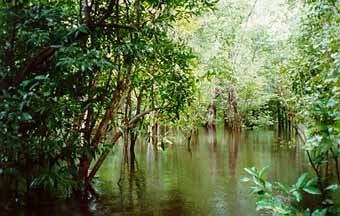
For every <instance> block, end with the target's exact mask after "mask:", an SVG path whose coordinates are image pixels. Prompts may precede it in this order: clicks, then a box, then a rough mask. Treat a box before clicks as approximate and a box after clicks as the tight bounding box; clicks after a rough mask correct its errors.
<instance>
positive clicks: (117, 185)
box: [17, 130, 308, 216]
mask: <svg viewBox="0 0 340 216" xmlns="http://www.w3.org/2000/svg"><path fill="white" fill-rule="evenodd" d="M122 152H123V147H122V144H120V145H118V146H116V148H115V151H114V154H112V155H111V156H110V158H108V159H107V161H106V163H105V164H104V166H103V167H102V169H101V170H100V171H99V173H98V179H97V180H96V184H95V185H94V186H95V189H96V191H97V196H93V197H91V198H90V200H89V201H82V202H80V201H74V200H70V201H68V202H62V203H54V204H53V205H51V204H49V203H45V204H44V203H41V206H39V207H35V208H31V209H27V210H26V211H21V212H19V213H18V214H17V215H49V216H54V215H56V216H57V215H58V216H59V215H71V216H78V215H79V216H81V215H86V216H88V215H93V216H97V215H105V216H114V215H126V216H128V215H129V216H130V215H131V216H132V215H133V216H134V215H151V216H162V215H185V216H187V215H188V216H190V215H192V216H196V215H204V216H208V215H216V216H218V215H224V216H225V215H231V216H234V215H236V216H243V215H258V214H259V213H257V212H255V199H254V197H252V196H251V195H249V193H248V188H247V186H246V185H245V184H244V183H241V182H240V177H241V176H245V175H246V174H245V172H244V171H243V168H244V167H251V166H255V167H258V168H261V167H264V166H269V167H270V170H269V173H268V177H269V178H270V179H275V180H279V181H282V182H284V183H294V182H295V181H296V179H297V177H298V176H299V175H300V174H301V173H302V172H303V170H306V169H307V167H308V162H307V161H306V159H305V157H304V154H303V151H302V150H301V149H300V148H299V147H291V148H289V147H288V144H287V143H285V142H278V139H277V137H276V135H275V132H273V131H245V132H242V133H241V134H229V133H227V132H224V131H223V130H219V131H217V132H216V133H215V134H213V133H212V134H210V135H209V134H207V133H206V132H205V131H201V132H200V133H199V135H198V137H196V138H195V139H193V140H192V143H191V145H190V146H189V145H187V143H182V144H181V143H178V144H175V145H173V146H170V147H168V148H166V149H165V150H164V151H163V150H158V151H155V150H154V149H152V147H151V146H149V145H147V144H145V143H144V144H143V143H142V144H138V145H137V146H136V162H135V163H134V164H133V166H131V164H129V163H128V162H127V161H128V160H126V158H125V159H124V155H123V154H122Z"/></svg>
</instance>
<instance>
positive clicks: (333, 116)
mask: <svg viewBox="0 0 340 216" xmlns="http://www.w3.org/2000/svg"><path fill="white" fill-rule="evenodd" d="M339 8H340V4H339V2H338V1H332V0H329V1H306V2H304V4H303V5H302V12H301V17H300V23H299V28H298V29H296V30H295V32H294V34H293V35H292V39H291V43H293V44H294V45H295V46H296V50H295V51H294V50H292V51H293V52H292V53H291V55H290V56H289V61H288V62H287V63H284V64H281V65H280V70H281V71H282V73H283V74H284V76H285V77H286V78H287V79H288V80H289V82H288V83H287V84H286V85H285V86H286V87H287V89H289V91H290V92H291V96H290V98H291V99H290V101H291V103H290V107H293V109H294V110H297V111H299V112H298V113H297V118H298V119H299V121H300V122H303V123H304V124H305V125H306V126H307V142H306V144H305V146H304V148H305V150H306V154H307V157H308V159H309V162H310V165H311V170H312V172H313V173H314V174H313V178H310V179H309V180H308V178H307V175H306V174H305V175H303V176H301V177H300V178H299V180H298V182H297V183H296V184H295V186H293V188H289V187H286V186H283V185H282V184H278V185H277V187H279V190H281V191H283V192H285V193H286V194H290V195H292V196H293V197H294V196H295V199H296V201H298V202H300V201H301V199H302V194H301V191H302V190H304V191H305V192H307V193H310V194H314V195H318V196H319V197H320V199H319V200H320V209H317V210H315V211H314V212H313V213H310V212H309V210H306V211H305V214H307V215H310V214H312V215H327V214H334V215H337V214H339V210H338V199H339V197H338V195H337V192H338V185H339V184H340V178H339V177H340V175H339V172H340V170H339V162H338V157H339V152H340V149H339V147H340V136H339V134H340V121H339V120H340V118H339V117H340V116H339V113H340V112H339V109H340V106H339V101H340V98H339V95H340V80H339V77H340V76H339V72H340V64H339V59H340V58H339V54H340V43H339V33H340V32H339V31H340V28H339V24H340V23H339V21H340V19H339V15H340V14H339ZM247 171H248V173H250V174H251V175H252V176H253V180H254V182H253V183H254V184H255V185H254V188H257V189H258V190H261V191H262V192H263V193H261V195H260V196H259V202H258V208H259V209H270V210H271V211H273V212H276V213H278V214H282V215H283V214H287V215H291V214H297V212H299V211H302V210H301V207H300V208H299V206H297V208H293V207H292V206H291V205H290V204H288V203H287V202H286V203H285V201H284V200H282V199H280V197H279V196H277V195H274V194H275V191H274V190H273V189H271V188H272V186H271V184H270V183H269V182H267V181H265V180H264V178H263V175H261V174H259V172H257V171H256V170H255V169H252V170H250V169H248V170H247ZM269 185H270V187H269ZM294 187H295V188H294ZM296 187H298V188H297V189H296ZM261 188H262V189H261ZM257 189H256V190H257ZM256 190H255V191H253V192H254V193H258V191H256ZM332 191H336V192H332Z"/></svg>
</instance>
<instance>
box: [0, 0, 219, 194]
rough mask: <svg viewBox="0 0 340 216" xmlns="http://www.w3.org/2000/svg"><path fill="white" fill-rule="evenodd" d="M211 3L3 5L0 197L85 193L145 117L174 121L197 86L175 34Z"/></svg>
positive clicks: (184, 49)
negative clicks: (181, 22)
mask: <svg viewBox="0 0 340 216" xmlns="http://www.w3.org/2000/svg"><path fill="white" fill-rule="evenodd" d="M213 3H214V2H213V1H209V0H204V1H153V0H152V1H151V0H147V1H139V0H135V1H129V0H126V1H116V0H107V1H95V0H91V1H90V0H80V1H73V0H70V1H35V0H31V1H2V2H1V3H0V4H1V12H0V16H1V18H0V26H1V32H0V34H1V36H0V44H1V47H3V49H1V50H0V56H1V58H0V65H1V67H0V77H1V79H0V80H1V82H0V90H1V93H0V101H1V103H0V122H1V124H0V148H1V151H0V162H1V176H2V177H1V184H4V185H9V187H4V188H3V187H2V188H3V190H2V193H1V196H4V197H7V198H8V197H9V198H10V199H7V200H17V199H18V198H19V200H20V198H21V197H25V196H26V195H28V196H29V195H30V193H31V192H39V191H40V192H41V191H51V190H53V191H60V192H62V194H64V195H69V194H70V193H71V192H72V191H74V190H84V189H86V188H88V187H90V182H91V179H92V177H93V176H94V175H95V172H96V171H97V170H98V168H99V167H100V164H101V163H102V161H103V160H104V159H105V155H107V152H108V150H109V149H110V148H111V147H112V145H114V143H115V142H116V141H117V139H118V138H119V137H120V136H122V134H124V137H125V138H126V139H128V140H130V141H131V143H133V142H134V141H135V139H136V137H137V128H139V127H141V120H142V119H143V117H144V116H146V115H147V114H150V115H151V116H153V117H152V118H149V119H148V121H145V123H146V124H149V125H152V124H154V122H156V121H159V120H160V119H172V120H175V119H176V118H177V117H178V116H179V114H180V113H181V112H182V111H183V110H184V108H185V107H186V106H187V104H188V103H189V102H190V101H191V100H192V95H193V91H194V84H195V83H194V77H193V75H192V72H191V63H190V61H191V59H192V58H193V55H192V52H191V50H190V49H189V48H187V47H186V46H185V45H184V44H183V43H182V42H180V41H179V40H175V39H174V38H172V37H169V28H171V26H170V24H171V23H172V22H173V21H174V20H178V19H182V18H189V17H190V16H192V15H195V14H199V13H200V12H202V11H205V10H207V9H209V8H211V7H212V6H213ZM109 134H113V135H111V136H108V135H109ZM131 146H132V147H131V149H132V151H133V144H132V145H131ZM98 156H99V158H98ZM96 158H97V159H98V160H97V161H96ZM91 164H94V167H95V168H94V169H93V170H92V171H91V170H90V166H91ZM90 171H91V172H90Z"/></svg>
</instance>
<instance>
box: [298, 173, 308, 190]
mask: <svg viewBox="0 0 340 216" xmlns="http://www.w3.org/2000/svg"><path fill="white" fill-rule="evenodd" d="M307 178H308V173H304V174H302V175H301V176H300V177H299V179H298V180H297V182H296V184H295V186H296V188H298V189H300V188H302V187H303V186H304V185H305V184H306V182H307Z"/></svg>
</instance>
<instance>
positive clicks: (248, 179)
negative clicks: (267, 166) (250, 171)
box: [240, 177, 250, 182]
mask: <svg viewBox="0 0 340 216" xmlns="http://www.w3.org/2000/svg"><path fill="white" fill-rule="evenodd" d="M240 180H241V182H249V181H250V178H247V177H242V178H241V179H240Z"/></svg>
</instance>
